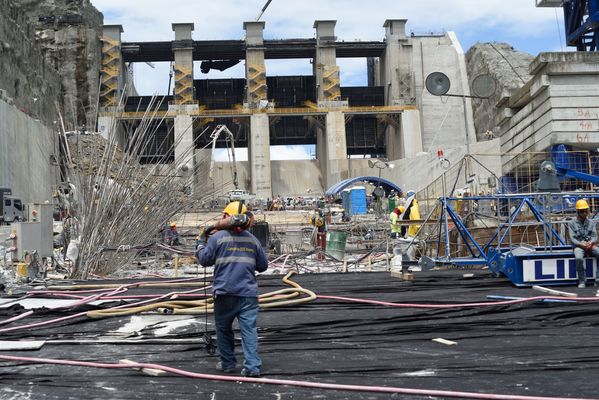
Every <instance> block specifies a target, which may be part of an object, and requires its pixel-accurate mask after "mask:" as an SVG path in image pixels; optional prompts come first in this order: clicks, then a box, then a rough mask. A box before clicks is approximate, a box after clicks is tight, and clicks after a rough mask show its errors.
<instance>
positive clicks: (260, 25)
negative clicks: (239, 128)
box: [243, 21, 272, 199]
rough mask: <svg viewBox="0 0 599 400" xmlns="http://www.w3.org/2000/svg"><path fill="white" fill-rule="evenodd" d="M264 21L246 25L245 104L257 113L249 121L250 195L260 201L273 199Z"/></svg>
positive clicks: (244, 24) (244, 27) (244, 25)
mask: <svg viewBox="0 0 599 400" xmlns="http://www.w3.org/2000/svg"><path fill="white" fill-rule="evenodd" d="M264 26H265V23H264V22H263V21H253V22H244V23H243V29H244V30H245V34H246V36H245V44H246V56H245V78H246V87H247V88H246V102H247V105H248V107H249V108H250V109H252V110H256V111H255V112H254V113H253V114H252V116H251V117H250V139H249V148H248V161H249V163H250V181H251V184H250V186H251V187H250V191H251V192H252V193H255V194H256V197H258V198H264V199H267V198H272V177H271V170H270V168H271V163H270V126H269V123H268V115H267V114H265V113H262V112H260V110H262V109H264V108H266V107H267V106H268V99H267V87H266V66H265V64H264V38H263V32H264Z"/></svg>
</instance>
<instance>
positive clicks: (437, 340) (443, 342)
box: [432, 338, 458, 346]
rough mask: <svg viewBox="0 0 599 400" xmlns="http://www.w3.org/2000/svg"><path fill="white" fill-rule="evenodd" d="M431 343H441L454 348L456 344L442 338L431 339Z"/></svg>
mask: <svg viewBox="0 0 599 400" xmlns="http://www.w3.org/2000/svg"><path fill="white" fill-rule="evenodd" d="M432 341H433V342H437V343H441V344H444V345H447V346H456V345H457V344H458V342H454V341H453V340H447V339H443V338H434V339H432Z"/></svg>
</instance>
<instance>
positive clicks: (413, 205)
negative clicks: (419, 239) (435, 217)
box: [404, 190, 420, 237]
mask: <svg viewBox="0 0 599 400" xmlns="http://www.w3.org/2000/svg"><path fill="white" fill-rule="evenodd" d="M407 195H408V198H407V199H406V203H405V208H406V211H405V212H406V213H407V214H408V215H407V216H408V218H405V217H404V219H409V220H410V221H416V220H419V219H420V207H419V206H418V200H416V193H415V192H414V191H413V190H410V191H408V193H407ZM418 229H420V225H410V228H408V236H409V237H415V236H416V233H417V232H418Z"/></svg>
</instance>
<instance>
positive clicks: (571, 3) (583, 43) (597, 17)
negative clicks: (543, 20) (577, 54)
mask: <svg viewBox="0 0 599 400" xmlns="http://www.w3.org/2000/svg"><path fill="white" fill-rule="evenodd" d="M536 5H537V7H554V8H558V7H561V8H563V10H564V25H565V28H566V44H567V45H568V46H575V47H576V50H577V51H597V50H599V48H598V45H599V43H598V42H599V0H536Z"/></svg>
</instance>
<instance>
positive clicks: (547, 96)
mask: <svg viewBox="0 0 599 400" xmlns="http://www.w3.org/2000/svg"><path fill="white" fill-rule="evenodd" d="M531 73H532V74H533V78H532V79H531V80H530V81H529V82H527V83H526V85H525V86H523V87H522V88H521V89H520V90H518V91H516V92H515V93H513V94H512V96H510V97H508V98H505V99H503V100H502V101H501V102H500V103H499V107H500V111H501V112H500V113H499V117H498V121H497V123H498V125H499V126H500V132H499V135H500V137H501V151H502V153H503V154H504V159H503V163H504V172H509V171H510V170H511V169H513V168H514V167H515V164H514V161H515V160H516V156H517V155H518V154H521V153H523V152H540V151H546V150H548V148H549V147H550V146H552V145H555V144H566V145H568V146H570V147H571V148H572V149H585V150H591V151H593V152H595V151H596V150H597V147H598V145H599V54H597V53H596V52H588V53H580V52H576V53H575V52H566V53H541V54H539V56H538V57H537V58H535V60H534V61H533V62H532V64H531Z"/></svg>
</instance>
